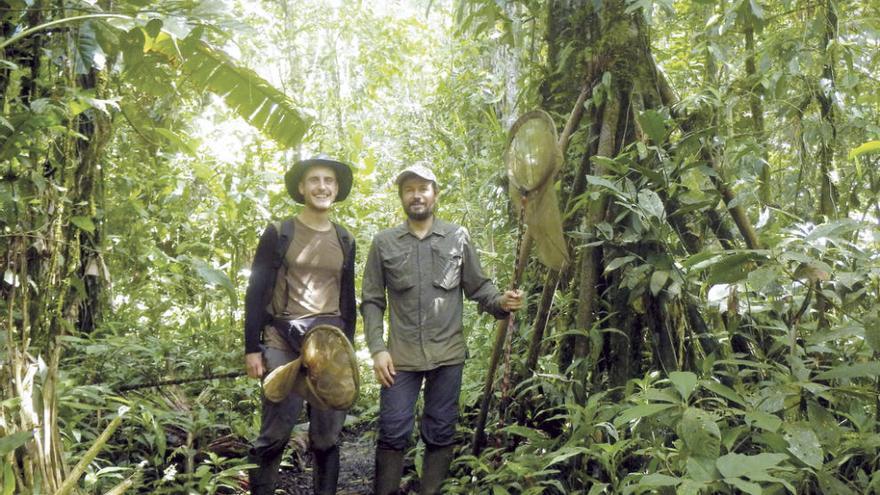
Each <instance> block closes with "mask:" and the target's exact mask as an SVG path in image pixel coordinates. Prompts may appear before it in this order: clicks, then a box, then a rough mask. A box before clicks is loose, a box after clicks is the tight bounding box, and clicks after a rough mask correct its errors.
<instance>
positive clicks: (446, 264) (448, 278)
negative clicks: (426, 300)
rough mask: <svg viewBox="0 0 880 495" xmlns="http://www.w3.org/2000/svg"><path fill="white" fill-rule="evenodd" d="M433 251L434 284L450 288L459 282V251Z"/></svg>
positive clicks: (442, 287)
mask: <svg viewBox="0 0 880 495" xmlns="http://www.w3.org/2000/svg"><path fill="white" fill-rule="evenodd" d="M433 251H434V257H433V258H434V267H433V268H434V281H433V282H434V286H435V287H439V288H441V289H444V290H452V289H455V288H456V287H458V286H459V284H460V283H461V263H462V260H461V251H451V252H444V251H441V250H439V249H437V248H433Z"/></svg>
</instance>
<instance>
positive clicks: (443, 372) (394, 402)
mask: <svg viewBox="0 0 880 495" xmlns="http://www.w3.org/2000/svg"><path fill="white" fill-rule="evenodd" d="M463 368H464V365H463V364H455V365H451V366H441V367H439V368H435V369H433V370H429V371H398V372H397V374H396V375H395V376H394V384H393V385H391V386H390V387H387V388H386V387H382V391H381V395H380V397H379V442H378V443H379V448H380V449H390V450H403V449H405V448H406V447H407V445H408V444H409V441H410V438H411V437H412V431H413V423H414V420H415V405H416V400H418V398H419V392H420V390H421V388H422V382H423V381H424V382H425V397H424V410H423V411H422V419H421V422H420V423H421V428H420V433H421V436H422V440H423V441H424V442H425V443H426V444H427V445H431V446H436V447H445V446H447V445H451V444H452V442H453V437H454V436H455V424H456V423H457V422H458V396H459V393H460V392H461V373H462V369H463Z"/></svg>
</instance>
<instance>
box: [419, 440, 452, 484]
mask: <svg viewBox="0 0 880 495" xmlns="http://www.w3.org/2000/svg"><path fill="white" fill-rule="evenodd" d="M450 464H452V445H447V446H445V447H437V446H434V445H426V446H425V462H423V463H422V491H421V494H422V495H437V494H439V493H440V486H441V485H442V484H443V480H445V479H446V475H447V473H449V465H450Z"/></svg>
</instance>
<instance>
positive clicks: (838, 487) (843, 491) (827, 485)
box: [816, 471, 856, 495]
mask: <svg viewBox="0 0 880 495" xmlns="http://www.w3.org/2000/svg"><path fill="white" fill-rule="evenodd" d="M816 479H818V480H819V489H820V490H821V492H822V493H833V494H834V495H856V492H855V491H853V489H852V488H850V487H849V486H848V485H847V484H846V483H844V482H843V481H841V480H839V479H837V478H836V477H835V476H834V475H831V474H828V473H826V472H825V471H819V472H818V473H816Z"/></svg>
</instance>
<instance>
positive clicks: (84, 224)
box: [70, 216, 95, 234]
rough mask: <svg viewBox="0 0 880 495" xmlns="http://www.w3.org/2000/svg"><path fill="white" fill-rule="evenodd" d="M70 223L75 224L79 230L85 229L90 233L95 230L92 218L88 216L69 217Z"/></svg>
mask: <svg viewBox="0 0 880 495" xmlns="http://www.w3.org/2000/svg"><path fill="white" fill-rule="evenodd" d="M70 223H72V224H74V225H76V226H77V227H79V228H80V229H81V230H85V231H86V232H88V233H90V234H91V233H94V232H95V223H94V222H92V219H91V218H89V217H80V216H76V217H70Z"/></svg>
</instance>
